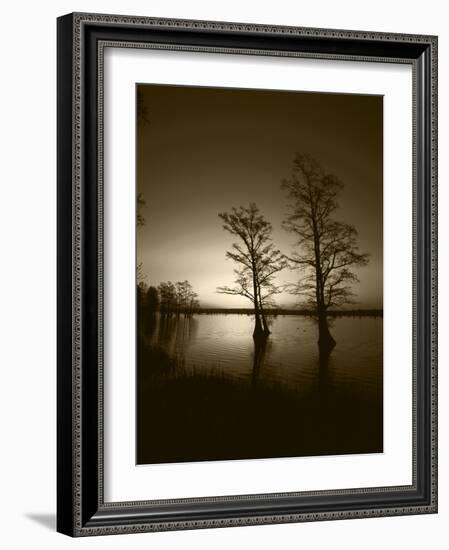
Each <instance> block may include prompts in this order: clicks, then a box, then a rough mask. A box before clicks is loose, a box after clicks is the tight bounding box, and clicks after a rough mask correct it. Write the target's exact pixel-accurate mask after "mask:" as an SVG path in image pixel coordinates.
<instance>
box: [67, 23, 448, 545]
mask: <svg viewBox="0 0 449 550" xmlns="http://www.w3.org/2000/svg"><path fill="white" fill-rule="evenodd" d="M436 201H437V38H436V37H435V36H424V35H402V34H383V33H374V32H361V31H343V30H330V29H311V28H297V27H273V26H263V25H252V24H243V23H220V22H205V21H184V20H182V21H181V20H171V19H154V18H148V17H132V16H129V17H128V16H114V15H100V14H84V13H76V14H69V15H66V16H63V17H60V18H59V19H58V513H57V516H58V520H57V528H58V531H60V532H62V533H65V534H67V535H71V536H88V535H103V534H118V533H132V532H142V531H161V530H175V529H196V528H210V527H225V526H239V525H257V524H266V523H285V522H301V521H314V520H330V519H339V518H364V517H373V516H393V515H403V514H420V513H435V512H436V511H437V364H436V360H437V326H436V325H437V267H436V261H437V234H436V215H437V207H436Z"/></svg>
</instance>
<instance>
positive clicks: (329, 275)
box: [282, 153, 369, 348]
mask: <svg viewBox="0 0 449 550" xmlns="http://www.w3.org/2000/svg"><path fill="white" fill-rule="evenodd" d="M282 187H283V189H285V190H286V191H287V194H288V197H289V199H290V203H289V210H290V214H289V216H288V218H287V220H286V221H285V222H284V227H285V229H287V230H288V231H290V232H292V233H294V234H295V235H296V236H297V237H298V240H297V242H296V247H297V250H296V251H295V252H294V253H293V254H292V255H291V257H290V258H289V259H290V261H291V262H292V264H293V265H294V266H295V267H297V268H299V269H300V270H301V279H300V281H299V283H298V284H297V285H296V286H295V287H294V288H293V290H292V292H293V293H295V294H299V295H302V296H303V297H304V298H305V299H306V301H308V303H309V304H310V305H312V306H313V307H314V309H315V310H316V312H317V317H318V327H319V339H318V343H319V345H320V346H322V347H325V348H332V347H334V346H335V340H334V339H333V337H332V335H331V334H330V332H329V324H328V319H327V312H328V310H329V308H331V307H333V306H334V307H335V306H342V305H344V304H347V303H350V302H352V298H353V291H352V289H353V284H354V283H356V282H358V278H357V276H356V274H355V273H354V271H352V268H353V267H356V266H359V267H360V266H364V265H366V264H367V263H368V257H369V255H368V254H362V253H360V252H359V249H358V244H357V240H358V239H357V237H358V235H357V231H356V229H355V227H354V226H353V225H350V224H348V223H343V222H340V221H336V220H335V219H334V217H333V216H334V213H335V211H336V210H337V208H338V202H337V199H338V196H339V195H340V193H341V191H342V190H343V187H344V185H343V183H342V182H341V181H340V180H339V179H338V178H337V177H336V176H333V175H331V174H327V173H326V172H325V171H324V170H323V168H322V167H321V165H320V163H319V162H318V161H316V160H315V159H314V158H313V157H311V156H310V155H306V154H299V153H298V154H297V155H296V157H295V159H294V162H293V170H292V174H291V176H290V178H289V179H286V180H284V181H283V182H282Z"/></svg>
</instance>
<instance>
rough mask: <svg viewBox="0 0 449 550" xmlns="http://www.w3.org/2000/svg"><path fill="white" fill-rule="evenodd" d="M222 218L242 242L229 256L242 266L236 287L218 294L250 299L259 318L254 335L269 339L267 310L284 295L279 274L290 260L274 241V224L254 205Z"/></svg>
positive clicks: (223, 214)
mask: <svg viewBox="0 0 449 550" xmlns="http://www.w3.org/2000/svg"><path fill="white" fill-rule="evenodd" d="M218 215H219V217H220V218H221V219H222V220H223V222H224V223H223V229H224V230H225V231H228V232H229V233H231V235H234V236H236V237H238V238H239V241H238V242H235V243H233V244H232V250H231V251H227V252H226V257H227V258H230V259H231V260H234V262H235V263H236V264H238V268H236V269H234V273H235V276H236V277H235V286H234V287H228V286H222V287H218V288H217V292H219V293H221V294H230V295H234V296H243V297H245V298H247V299H248V300H250V301H251V302H252V304H253V306H254V315H255V326H254V333H253V336H254V337H255V338H258V337H260V336H268V334H269V333H270V330H269V327H268V322H267V319H266V315H265V307H266V306H268V305H270V304H271V303H273V296H274V295H276V294H279V293H280V292H282V288H281V287H280V286H279V285H277V284H276V282H275V275H276V274H277V273H278V272H279V271H281V270H282V269H284V268H285V267H286V266H287V260H286V259H285V257H284V255H283V254H282V253H281V252H280V250H277V249H276V248H275V246H274V244H273V242H272V231H273V228H272V225H271V223H270V222H268V221H267V220H265V218H264V216H263V215H262V214H261V213H260V210H259V209H258V208H257V206H256V205H255V204H254V203H251V204H250V205H249V207H243V206H240V207H239V208H238V209H237V208H232V210H231V212H222V213H220V214H218Z"/></svg>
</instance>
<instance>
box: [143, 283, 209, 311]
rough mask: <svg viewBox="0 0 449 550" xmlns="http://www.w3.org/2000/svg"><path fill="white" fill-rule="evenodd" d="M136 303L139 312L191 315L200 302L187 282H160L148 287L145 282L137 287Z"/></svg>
mask: <svg viewBox="0 0 449 550" xmlns="http://www.w3.org/2000/svg"><path fill="white" fill-rule="evenodd" d="M137 302H138V307H139V309H140V311H141V312H145V313H148V314H154V313H156V312H157V311H159V312H160V314H161V315H167V316H171V315H180V314H184V315H189V316H190V315H193V313H195V311H197V310H198V308H199V306H200V302H199V300H198V294H197V293H196V292H194V290H193V287H192V285H191V284H190V283H189V281H187V280H186V281H178V282H176V283H172V282H171V281H167V282H162V283H160V284H159V286H157V287H155V286H151V285H150V286H148V285H146V283H145V282H140V283H139V284H138V285H137Z"/></svg>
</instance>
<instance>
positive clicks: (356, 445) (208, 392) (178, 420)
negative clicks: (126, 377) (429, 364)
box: [137, 339, 383, 464]
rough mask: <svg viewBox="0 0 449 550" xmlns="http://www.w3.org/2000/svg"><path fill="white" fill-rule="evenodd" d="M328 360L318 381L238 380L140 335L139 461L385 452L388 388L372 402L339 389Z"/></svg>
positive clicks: (184, 460)
mask: <svg viewBox="0 0 449 550" xmlns="http://www.w3.org/2000/svg"><path fill="white" fill-rule="evenodd" d="M328 374H329V373H328V369H327V360H326V358H322V361H321V365H320V370H319V379H318V383H317V386H316V387H315V388H314V389H313V390H311V391H310V392H308V393H305V394H304V393H300V392H298V391H297V390H295V389H294V388H290V387H288V386H287V385H284V384H282V383H273V382H267V381H264V380H262V379H259V378H258V376H257V371H253V375H252V376H250V377H249V378H248V379H247V380H245V381H242V380H236V379H233V378H232V377H229V376H227V375H226V374H225V373H224V372H223V370H222V369H218V368H213V367H212V366H211V368H209V369H208V370H206V371H204V369H201V370H200V369H196V368H195V366H189V367H188V368H187V367H186V365H185V364H184V361H183V360H182V358H177V357H175V356H169V355H168V354H167V353H166V352H165V351H164V350H163V349H162V348H161V347H159V346H154V345H147V344H145V342H144V341H143V340H142V339H140V340H139V362H138V370H137V378H138V384H137V404H138V410H137V463H138V464H155V463H174V462H195V461H204V460H230V459H251V458H275V457H292V456H312V455H313V456H319V455H335V454H354V453H374V452H382V450H383V448H382V445H383V430H382V426H383V419H382V415H383V408H382V394H381V391H382V385H381V384H380V386H379V389H378V392H379V393H378V395H376V396H375V397H374V398H373V399H368V400H367V398H366V396H365V395H354V394H353V393H351V392H343V393H341V391H335V389H334V388H333V387H332V384H330V383H329V380H328Z"/></svg>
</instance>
